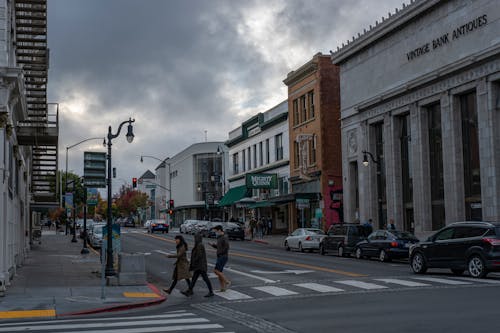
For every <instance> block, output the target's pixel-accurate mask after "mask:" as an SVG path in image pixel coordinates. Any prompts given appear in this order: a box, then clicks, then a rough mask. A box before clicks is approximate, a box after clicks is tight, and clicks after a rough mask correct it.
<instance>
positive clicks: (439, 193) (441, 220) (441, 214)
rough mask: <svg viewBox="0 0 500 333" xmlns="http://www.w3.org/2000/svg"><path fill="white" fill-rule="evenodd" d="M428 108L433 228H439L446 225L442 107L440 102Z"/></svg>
mask: <svg viewBox="0 0 500 333" xmlns="http://www.w3.org/2000/svg"><path fill="white" fill-rule="evenodd" d="M427 110H428V113H427V118H428V127H429V166H430V180H431V204H432V230H438V229H441V228H442V227H444V225H445V209H444V180H443V141H442V132H441V107H440V105H439V104H434V105H431V106H429V107H427Z"/></svg>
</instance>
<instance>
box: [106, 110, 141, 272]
mask: <svg viewBox="0 0 500 333" xmlns="http://www.w3.org/2000/svg"><path fill="white" fill-rule="evenodd" d="M133 122H135V119H132V118H129V119H128V120H126V121H124V122H122V123H121V124H120V126H118V131H117V132H116V134H113V132H112V131H111V126H109V127H108V142H107V143H108V156H107V159H108V179H107V183H108V184H107V185H108V214H107V215H108V218H107V221H106V222H107V223H106V228H107V231H108V235H107V242H108V244H107V249H106V254H107V261H106V273H105V275H106V276H112V275H115V274H116V272H115V268H114V267H113V266H114V265H113V243H112V242H113V234H112V233H113V224H112V219H113V218H112V210H111V201H112V199H111V195H112V193H111V192H112V189H111V177H112V167H111V146H112V143H111V141H112V140H113V139H115V138H117V137H118V136H119V135H120V131H121V129H122V126H123V125H125V124H126V123H128V127H127V135H126V137H127V141H128V143H131V142H132V141H133V140H134V133H133V127H132V123H133Z"/></svg>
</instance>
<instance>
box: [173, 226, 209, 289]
mask: <svg viewBox="0 0 500 333" xmlns="http://www.w3.org/2000/svg"><path fill="white" fill-rule="evenodd" d="M189 270H190V271H192V272H193V278H192V279H191V285H190V286H189V289H188V290H185V291H181V293H182V294H184V295H186V296H191V295H193V289H194V286H195V284H196V280H198V277H199V276H200V275H201V277H202V278H203V281H205V283H206V284H207V288H208V294H206V295H205V297H212V296H214V292H213V288H212V283H210V279H209V278H208V275H207V253H206V251H205V246H203V237H202V236H201V233H199V232H198V233H196V234H195V235H194V247H193V250H192V251H191V264H190V266H189Z"/></svg>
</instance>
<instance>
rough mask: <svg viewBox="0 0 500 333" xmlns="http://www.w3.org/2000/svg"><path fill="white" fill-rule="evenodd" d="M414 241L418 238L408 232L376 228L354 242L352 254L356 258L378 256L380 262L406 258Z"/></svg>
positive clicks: (416, 241)
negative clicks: (362, 238) (365, 236)
mask: <svg viewBox="0 0 500 333" xmlns="http://www.w3.org/2000/svg"><path fill="white" fill-rule="evenodd" d="M416 243H418V238H417V237H415V235H413V234H412V233H410V232H406V231H397V230H390V231H389V230H376V231H374V232H372V233H371V234H370V235H369V236H368V237H367V238H366V239H365V240H362V241H360V242H359V243H358V244H356V247H355V249H354V255H355V256H356V258H358V259H361V258H364V257H368V258H372V257H378V259H379V260H380V261H382V262H384V261H391V260H392V259H396V258H405V259H407V258H408V253H409V249H410V246H411V245H413V244H416Z"/></svg>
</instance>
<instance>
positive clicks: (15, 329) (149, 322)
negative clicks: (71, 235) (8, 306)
mask: <svg viewBox="0 0 500 333" xmlns="http://www.w3.org/2000/svg"><path fill="white" fill-rule="evenodd" d="M206 322H209V320H208V319H205V318H181V319H163V320H143V321H120V322H112V323H90V324H78V325H77V326H78V328H80V329H85V328H106V327H117V326H126V327H127V329H130V328H129V327H130V326H141V325H167V324H193V323H206ZM72 328H75V325H74V324H62V325H60V324H57V322H54V323H52V324H46V325H40V326H33V325H32V324H30V325H26V326H17V327H5V328H0V332H19V331H40V330H50V329H58V330H63V329H72ZM127 332H129V331H127ZM130 332H131V331H130ZM138 332H141V331H140V330H139V331H138Z"/></svg>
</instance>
